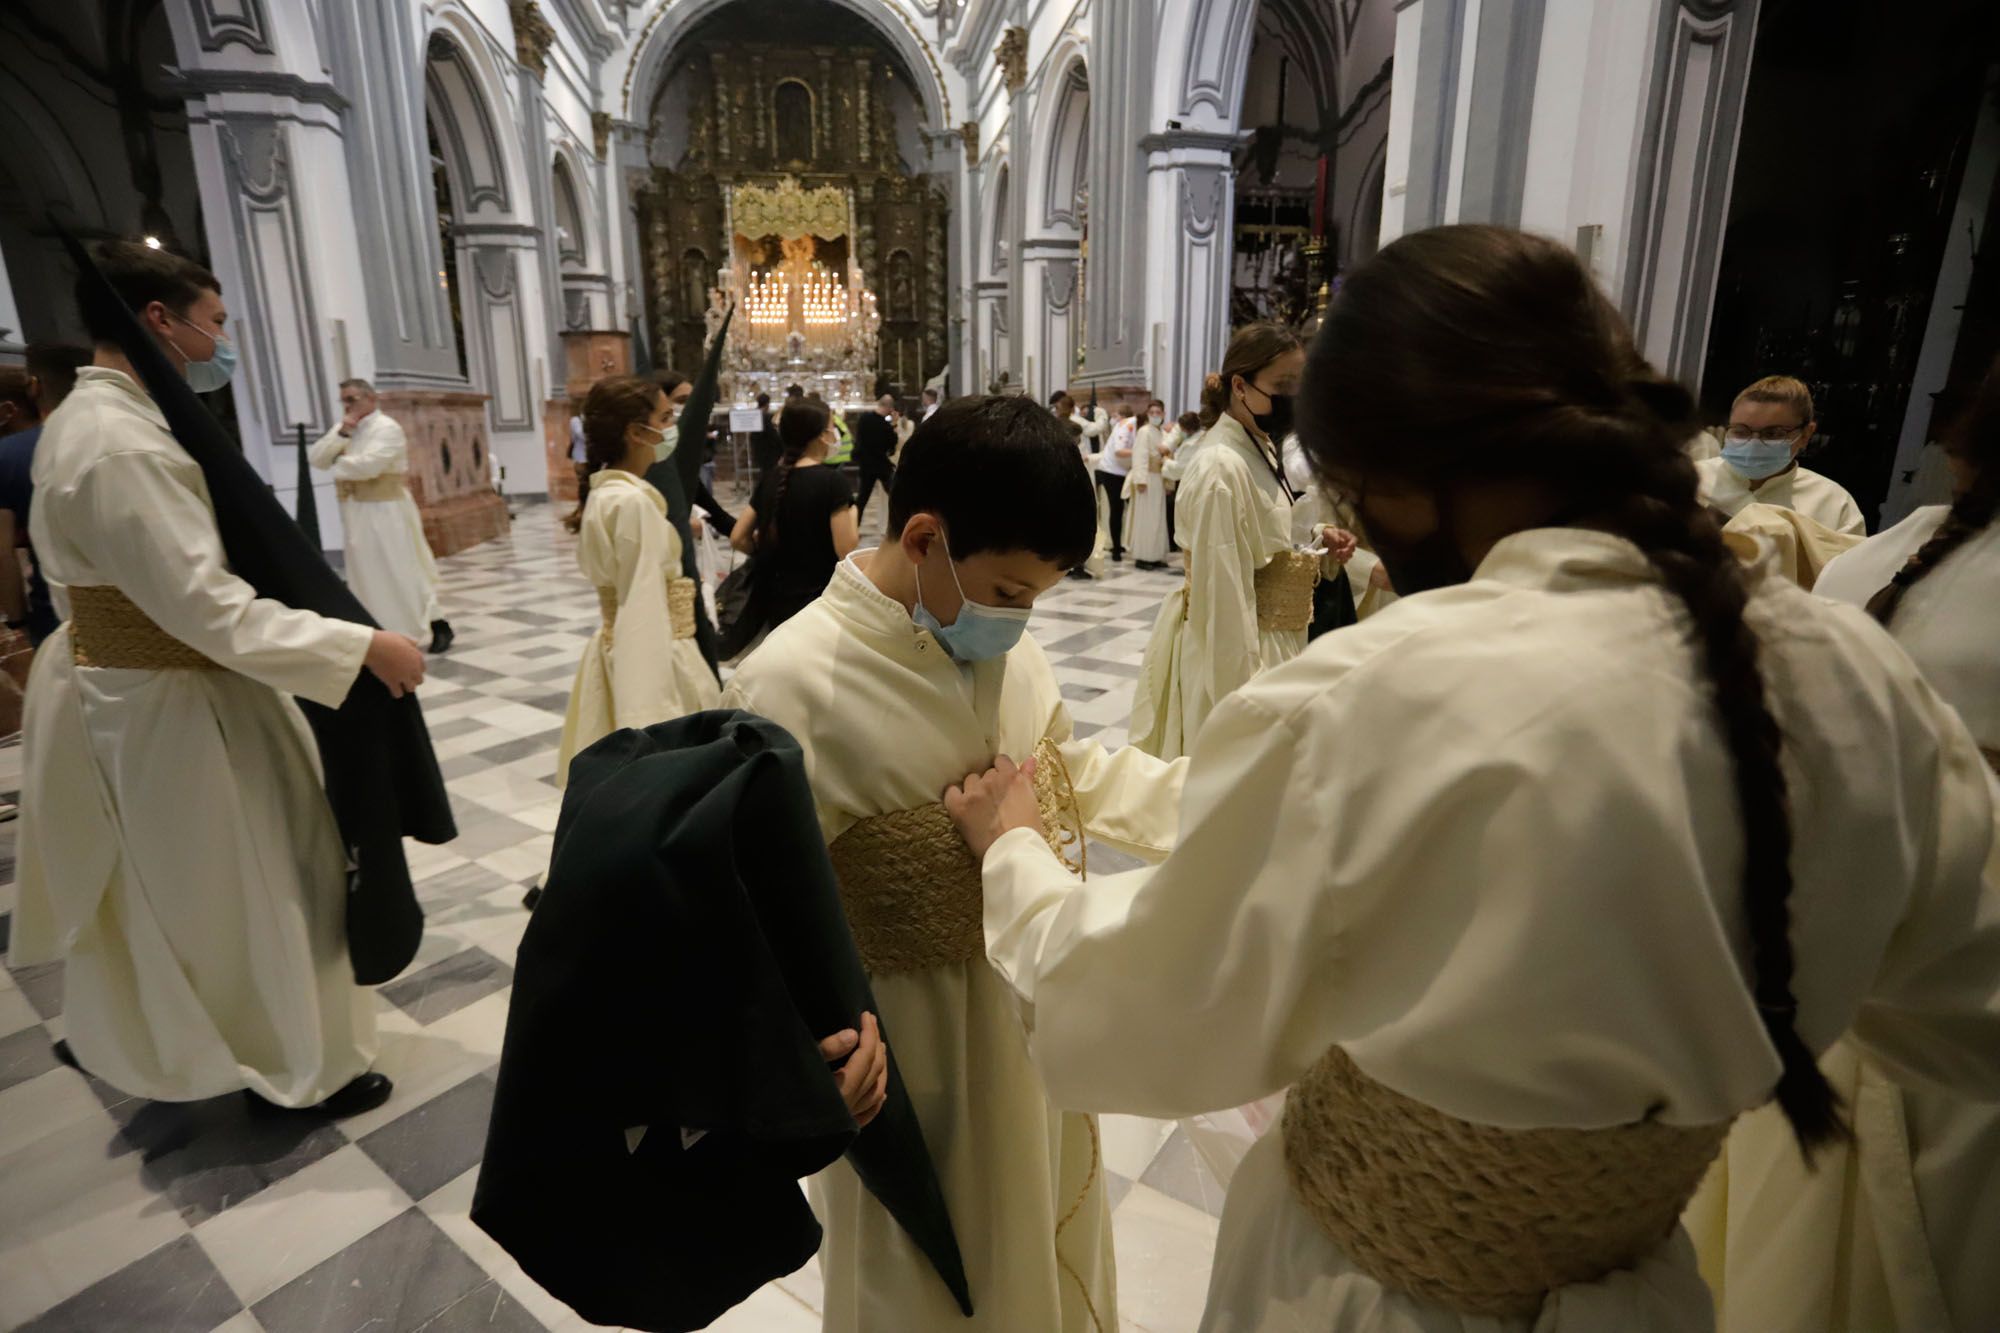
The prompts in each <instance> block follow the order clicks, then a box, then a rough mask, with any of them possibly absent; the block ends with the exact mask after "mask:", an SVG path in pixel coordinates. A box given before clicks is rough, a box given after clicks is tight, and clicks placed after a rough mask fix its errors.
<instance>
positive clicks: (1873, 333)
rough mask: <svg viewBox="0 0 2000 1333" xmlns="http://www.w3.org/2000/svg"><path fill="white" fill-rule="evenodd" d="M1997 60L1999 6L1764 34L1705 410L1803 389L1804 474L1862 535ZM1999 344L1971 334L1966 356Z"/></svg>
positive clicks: (1799, 6)
mask: <svg viewBox="0 0 2000 1333" xmlns="http://www.w3.org/2000/svg"><path fill="white" fill-rule="evenodd" d="M1996 61H2000V12H1996V7H1995V6H1994V5H1993V4H1992V3H1991V0H1930V2H1929V3H1926V4H1921V5H1907V6H1902V7H1899V8H1897V9H1896V10H1895V11H1894V12H1893V14H1885V12H1884V11H1883V10H1882V9H1881V7H1880V6H1878V5H1874V4H1867V3H1863V0H1766V3H1765V4H1764V6H1763V8H1762V11H1761V13H1760V16H1759V19H1758V31H1757V45H1756V49H1755V52H1754V54H1753V56H1752V60H1751V67H1750V83H1749V88H1748V90H1747V94H1746V97H1745V103H1744V115H1743V134H1742V139H1741V142H1740V144H1739V146H1738V150H1737V156H1736V171H1735V177H1734V181H1733V184H1732V189H1731V194H1730V211H1729V224H1728V229H1727V231H1726V233H1725V235H1724V239H1723V247H1722V259H1721V263H1720V268H1719V272H1718V277H1717V288H1716V297H1715V317H1714V322H1713V324H1712V326H1711V330H1710V334H1709V344H1708V356H1707V360H1706V362H1705V365H1704V369H1703V374H1702V395H1701V396H1702V408H1703V411H1704V413H1705V414H1706V415H1707V416H1708V418H1709V419H1710V420H1713V421H1721V420H1723V419H1725V418H1726V417H1727V415H1728V411H1729V406H1730V402H1731V400H1732V399H1733V398H1734V396H1735V394H1736V392H1737V390H1738V389H1740V388H1742V387H1743V386H1744V385H1746V384H1748V383H1750V382H1751V381H1752V380H1754V379H1757V378H1758V377H1760V376H1763V375H1769V374H1789V375H1796V376H1798V377H1799V378H1800V379H1803V380H1804V381H1805V382H1806V383H1807V384H1808V385H1809V386H1810V387H1811V389H1812V391H1813V397H1814V399H1815V404H1816V406H1817V409H1818V417H1819V423H1820V434H1819V437H1818V439H1819V441H1820V443H1818V444H1816V445H1815V447H1814V449H1813V451H1812V453H1811V455H1810V457H1809V458H1808V459H1807V462H1808V464H1809V465H1810V466H1811V467H1812V468H1814V469H1815V470H1816V471H1820V472H1823V473H1825V474H1826V475H1828V476H1830V477H1832V478H1833V479H1834V480H1836V481H1838V482H1839V483H1840V484H1841V485H1843V486H1845V487H1846V488H1847V489H1848V490H1849V491H1850V492H1852V493H1853V495H1854V498H1855V500H1856V501H1857V502H1859V504H1860V505H1861V508H1862V511H1863V512H1864V513H1866V514H1868V515H1869V517H1870V520H1871V527H1873V526H1874V520H1875V518H1876V516H1877V514H1878V511H1879V509H1880V506H1881V504H1882V501H1883V498H1884V496H1885V494H1886V493H1887V491H1888V488H1889V483H1890V480H1891V468H1892V465H1893V463H1894V461H1895V456H1896V446H1897V439H1898V436H1899V435H1900V434H1901V432H1902V428H1903V420H1904V415H1905V412H1906V410H1907V409H1908V407H1909V405H1910V398H1911V389H1912V379H1913V375H1914V372H1915V370H1916V365H1917V357H1918V353H1919V351H1920V350H1921V348H1922V344H1923V338H1924V330H1925V322H1926V320H1927V318H1928V316H1929V314H1930V310H1931V305H1932V301H1933V295H1934V293H1935V292H1936V290H1937V287H1938V281H1939V269H1940V263H1941V260H1942V257H1943V255H1944V251H1945V245H1946V240H1947V231H1948V230H1949V227H1950V223H1951V218H1952V214H1953V210H1954V207H1955V206H1956V205H1957V203H1958V196H1959V190H1960V186H1961V183H1962V181H1963V179H1964V173H1965V166H1966V160H1967V156H1968V154H1969V152H1970V150H1971V146H1972V141H1973V136H1974V132H1975V130H1976V128H1977V127H1978V124H1979V119H1980V117H1982V116H1985V115H1991V114H1993V111H1994V109H1993V107H1992V106H1991V104H1990V102H1989V100H1988V98H1987V97H1986V95H1985V91H1984V90H1985V88H1986V86H1987V82H1988V72H1989V70H1990V69H1991V68H1992V67H1993V65H1994V64H1995V62H1996ZM1982 239H1983V238H1982ZM1994 256H2000V251H1993V250H1989V258H1991V257H1994ZM1942 295H1943V298H1944V299H1949V300H1952V301H1955V302H1963V301H1964V300H1965V297H1966V294H1965V292H1964V291H1962V290H1961V291H1952V292H1946V293H1943V294H1942ZM1991 330H1992V325H1991V324H1990V323H1984V324H1977V325H1976V324H1975V323H1974V322H1972V321H1968V322H1967V323H1966V324H1965V325H1964V326H1963V327H1962V329H1961V340H1963V339H1964V338H1965V337H1969V336H1977V337H1983V338H1989V339H1990V338H1991V337H1992V331H1991ZM1993 350H1994V349H1993V348H1992V347H1987V348H1985V349H1984V355H1982V356H1979V357H1978V358H1976V359H1978V360H1979V361H1980V362H1981V363H1982V364H1983V362H1984V360H1986V359H1988V358H1990V355H1991V353H1992V351H1993Z"/></svg>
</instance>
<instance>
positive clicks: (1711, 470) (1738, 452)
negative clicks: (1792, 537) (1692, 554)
mask: <svg viewBox="0 0 2000 1333" xmlns="http://www.w3.org/2000/svg"><path fill="white" fill-rule="evenodd" d="M1818 428H1819V423H1818V422H1816V421H1814V420H1813V400H1812V391H1811V390H1810V389H1808V388H1806V386H1805V385H1804V384H1802V383H1800V382H1799V381H1798V380H1795V379H1793V378H1792V377H1791V376H1789V375H1769V376H1766V377H1765V378H1763V379H1761V380H1758V381H1757V382H1756V383H1755V384H1753V385H1751V386H1750V387H1749V388H1747V389H1745V390H1744V391H1743V392H1742V393H1739V394H1737V395H1736V402H1735V404H1734V405H1733V406H1732V407H1731V408H1730V409H1729V428H1728V430H1727V432H1726V433H1725V434H1724V436H1723V439H1722V457H1720V458H1704V459H1702V460H1701V461H1700V462H1698V463H1696V464H1695V467H1696V468H1697V469H1699V471H1700V473H1701V498H1702V502H1703V503H1705V504H1708V505H1712V506H1713V507H1715V508H1717V509H1720V510H1721V511H1722V512H1723V513H1725V514H1727V515H1729V516H1730V517H1731V518H1734V517H1735V516H1736V512H1737V511H1738V510H1740V509H1742V508H1743V507H1744V506H1745V505H1751V504H1766V505H1776V506H1777V507H1778V508H1780V509H1794V510H1797V511H1798V512H1799V513H1801V514H1804V515H1805V516H1806V517H1807V518H1809V519H1812V520H1813V521H1814V522H1815V523H1818V524H1819V525H1820V526H1822V527H1826V528H1831V529H1832V530H1833V531H1835V532H1844V533H1847V534H1849V535H1850V536H1855V537H1865V536H1867V535H1868V525H1867V523H1866V522H1865V521H1863V519H1862V517H1861V506H1860V505H1857V504H1855V503H1854V497H1853V496H1851V495H1849V494H1848V493H1847V491H1846V490H1845V489H1844V488H1843V487H1842V486H1841V484H1840V483H1839V482H1837V481H1835V480H1833V479H1832V478H1831V477H1823V476H1821V475H1820V474H1819V473H1817V472H1814V471H1813V470H1812V469H1811V468H1808V467H1801V466H1799V455H1800V454H1802V453H1804V452H1805V448H1806V446H1807V445H1808V444H1811V443H1812V437H1813V433H1814V432H1815V431H1816V430H1818Z"/></svg>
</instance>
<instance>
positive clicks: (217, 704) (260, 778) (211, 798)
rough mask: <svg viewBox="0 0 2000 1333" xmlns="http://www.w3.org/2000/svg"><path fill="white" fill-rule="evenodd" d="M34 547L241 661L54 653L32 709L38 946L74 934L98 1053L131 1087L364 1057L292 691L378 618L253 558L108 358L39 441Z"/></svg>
mask: <svg viewBox="0 0 2000 1333" xmlns="http://www.w3.org/2000/svg"><path fill="white" fill-rule="evenodd" d="M32 526H33V533H34V542H35V549H36V552H37V553H38V554H39V556H40V557H41V559H42V562H43V568H44V569H45V570H46V571H47V574H48V578H49V582H50V585H51V587H52V589H53V590H54V592H55V596H56V600H57V605H58V608H59V609H60V610H61V611H62V612H63V613H64V617H65V619H67V618H68V614H69V603H70V589H72V588H85V587H97V586H104V585H109V586H112V587H115V588H117V589H119V590H120V591H121V592H123V593H124V594H125V596H126V597H127V598H129V599H130V600H131V602H132V603H134V604H135V605H136V606H137V607H138V608H139V609H140V610H141V611H143V612H145V614H146V615H147V616H149V617H150V618H151V619H152V620H153V622H154V623H155V624H156V625H158V626H159V627H160V628H161V629H162V630H164V631H166V632H167V633H168V634H170V635H171V636H173V637H174V638H175V639H178V640H180V642H182V643H184V644H186V645H188V646H189V647H191V648H194V649H195V650H197V651H198V652H200V653H202V654H203V655H204V656H206V657H208V658H209V659H210V660H211V661H213V662H215V663H217V664H218V665H219V666H221V667H222V668H223V669H222V670H218V671H194V670H179V669H176V670H138V669H132V668H108V667H90V666H81V665H78V664H77V663H76V662H75V661H74V658H73V652H72V644H71V627H70V626H69V625H65V626H63V628H62V629H61V630H59V631H58V632H57V633H56V634H55V635H54V636H53V637H51V638H50V639H49V641H48V642H47V644H45V645H44V647H43V649H42V651H41V652H39V653H37V654H36V657H35V666H34V671H33V674H32V675H31V677H30V679H29V688H28V706H27V716H26V720H25V724H24V729H23V730H24V737H23V750H24V754H23V762H24V770H25V771H24V778H23V790H22V801H21V807H22V809H21V864H20V907H19V909H18V911H17V913H16V915H15V919H14V934H13V955H12V960H13V962H14V964H15V965H16V966H22V965H25V964H28V963H35V962H43V961H48V960H52V959H55V958H66V959H67V967H66V969H65V972H64V995H63V1021H64V1027H65V1029H66V1031H67V1035H68V1038H69V1042H70V1046H71V1048H72V1049H73V1050H74V1051H75V1053H76V1056H77V1059H78V1060H79V1061H80V1062H81V1063H82V1065H83V1067H84V1068H86V1069H88V1070H89V1071H90V1072H91V1073H93V1074H96V1075H97V1076H99V1077H100V1078H103V1079H104V1080H105V1081H106V1082H108V1083H110V1084H112V1085H113V1086H115V1087H117V1088H119V1089H121V1090H122V1091H125V1092H128V1093H131V1094H133V1095H134V1096H140V1097H149V1098H154V1099H156V1100H161V1101H192V1100H197V1099H200V1098H205V1097H214V1096H219V1095H221V1094H222V1093H225V1092H230V1091H233V1090H236V1089H241V1088H248V1089H250V1090H251V1091H253V1092H256V1093H258V1094H260V1095H261V1096H264V1097H266V1098H268V1099H269V1100H271V1101H274V1102H278V1103H280V1104H283V1105H287V1106H304V1105H309V1104H311V1103H314V1102H317V1101H320V1100H322V1099H324V1098H325V1097H327V1096H329V1095H331V1094H332V1093H334V1092H337V1091H339V1089H340V1088H341V1087H342V1086H343V1085H345V1084H346V1083H347V1082H348V1081H349V1080H350V1079H353V1078H354V1077H356V1076H357V1075H359V1074H361V1073H363V1072H365V1071H366V1070H367V1068H368V1065H369V1063H370V1061H371V1060H372V1059H373V1057H374V1051H375V1015H374V1008H373V1004H374V1001H373V997H372V996H371V995H370V994H369V993H368V992H367V991H365V990H363V989H361V988H360V987H358V986H356V985H355V984H354V973H353V970H352V968H351V966H350V964H349V961H348V955H347V944H346V935H345V926H344V920H345V913H346V910H347V874H346V871H347V858H346V853H345V851H344V850H343V848H342V845H341V840H340V835H339V832H338V830H337V829H336V828H335V825H334V819H333V813H332V811H331V809H330V808H329V807H328V805H327V799H326V792H325V790H324V788H323V787H322V785H321V780H320V772H319V762H318V757H317V754H316V752H315V750H314V748H313V742H312V737H311V735H310V733H309V732H308V731H307V729H306V725H305V721H304V719H303V718H302V717H301V716H300V714H299V710H298V708H297V706H296V705H294V704H293V703H292V702H291V700H289V699H287V698H285V697H284V696H285V695H287V694H295V695H298V696H300V697H302V698H306V699H310V700H313V701H314V702H316V703H321V704H324V705H326V706H327V707H329V708H332V707H337V706H338V705H339V704H340V702H341V700H342V699H343V698H344V697H346V695H347V692H348V688H349V686H351V685H352V684H353V683H354V679H355V677H356V675H357V674H358V673H359V672H360V670H361V664H362V660H363V658H364V657H365V656H366V655H367V652H368V646H369V643H370V641H371V638H372V636H373V631H372V630H371V629H370V628H369V627H368V626H366V625H357V624H352V623H349V622H346V621H340V620H330V619H327V618H326V617H323V616H319V615H315V614H313V613H311V612H308V611H297V610H293V609H290V608H288V607H285V606H283V605H281V604H279V603H277V602H273V601H270V600H268V599H264V598H260V597H257V596H256V595H255V594H254V593H253V592H252V591H251V589H250V587H249V585H248V584H246V583H244V582H243V581H242V580H241V579H239V578H237V577H236V576H235V575H234V574H233V573H231V572H230V569H229V567H228V564H227V562H226V561H225V559H224V557H223V553H222V543H221V539H220V538H219V536H218V535H217V532H216V525H215V512H214V509H213V507H212V506H211V505H210V502H209V498H208V488H207V485H206V483H205V482H204V481H203V479H202V473H201V470H200V468H199V467H197V466H196V464H195V462H194V460H193V459H191V458H190V457H189V456H188V454H187V451H186V450H185V449H183V448H182V447H181V446H180V445H179V444H178V443H177V442H176V441H175V440H174V438H173V436H172V435H171V434H169V433H168V431H167V426H166V422H165V420H164V419H163V418H162V417H161V416H160V413H159V410H158V408H157V407H155V405H154V403H153V400H152V399H151V398H149V397H148V396H147V395H146V394H145V393H144V392H143V391H142V390H141V389H140V388H139V386H138V385H137V384H135V383H134V382H133V381H132V380H131V379H130V378H129V377H128V376H126V375H125V374H123V373H122V372H119V371H115V370H106V369H100V368H97V367H86V368H85V369H84V370H83V371H82V372H81V373H80V374H79V375H78V378H77V387H76V389H75V391H74V392H73V393H72V394H71V395H70V397H69V398H68V400H67V401H65V402H64V404H63V406H62V407H61V409H59V410H58V411H57V412H56V413H55V415H54V416H53V417H51V418H50V420H49V425H48V428H47V432H46V433H45V434H44V436H43V438H42V442H41V447H40V448H39V449H37V450H36V454H35V509H34V515H33V519H32Z"/></svg>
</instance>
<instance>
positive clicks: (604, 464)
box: [563, 375, 661, 532]
mask: <svg viewBox="0 0 2000 1333" xmlns="http://www.w3.org/2000/svg"><path fill="white" fill-rule="evenodd" d="M660 392H661V391H660V386H659V384H658V383H657V382H656V381H654V380H650V379H645V378H643V377H641V376H638V375H616V376H613V377H612V378H610V379H605V380H599V381H598V382H597V383H595V384H593V385H591V386H590V395H589V397H587V398H585V399H584V400H583V412H582V416H583V460H584V467H585V469H586V471H585V472H584V474H583V483H582V487H581V489H580V490H579V492H578V494H577V497H576V508H575V509H573V510H571V511H570V512H569V514H568V515H567V516H565V517H564V519H563V526H564V527H565V528H568V529H569V530H570V531H571V532H579V531H581V530H582V528H583V507H584V505H585V504H587V503H589V501H590V482H591V479H592V478H593V477H595V476H596V475H597V474H598V473H600V472H602V471H604V470H605V469H606V468H609V467H615V466H616V465H617V464H619V463H621V462H623V461H624V459H625V454H626V444H625V432H626V431H627V430H629V429H631V427H632V425H633V423H635V422H640V421H644V420H646V418H648V417H650V416H652V415H653V410H654V408H655V407H657V406H658V405H659V401H660Z"/></svg>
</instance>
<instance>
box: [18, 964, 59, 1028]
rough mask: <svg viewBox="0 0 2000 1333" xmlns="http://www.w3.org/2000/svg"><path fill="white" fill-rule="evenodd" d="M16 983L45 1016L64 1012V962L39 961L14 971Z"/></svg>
mask: <svg viewBox="0 0 2000 1333" xmlns="http://www.w3.org/2000/svg"><path fill="white" fill-rule="evenodd" d="M14 984H15V985H16V986H19V987H20V988H21V994H23V995H24V996H26V997H27V999H28V1003H29V1004H31V1005H33V1006H34V1007H35V1012H36V1013H38V1014H40V1015H41V1016H42V1017H43V1018H45V1019H47V1018H54V1017H55V1016H56V1015H57V1014H59V1013H61V1012H62V964H61V963H38V964H36V965H35V966H34V967H24V968H22V969H20V970H19V971H17V972H15V973H14Z"/></svg>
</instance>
